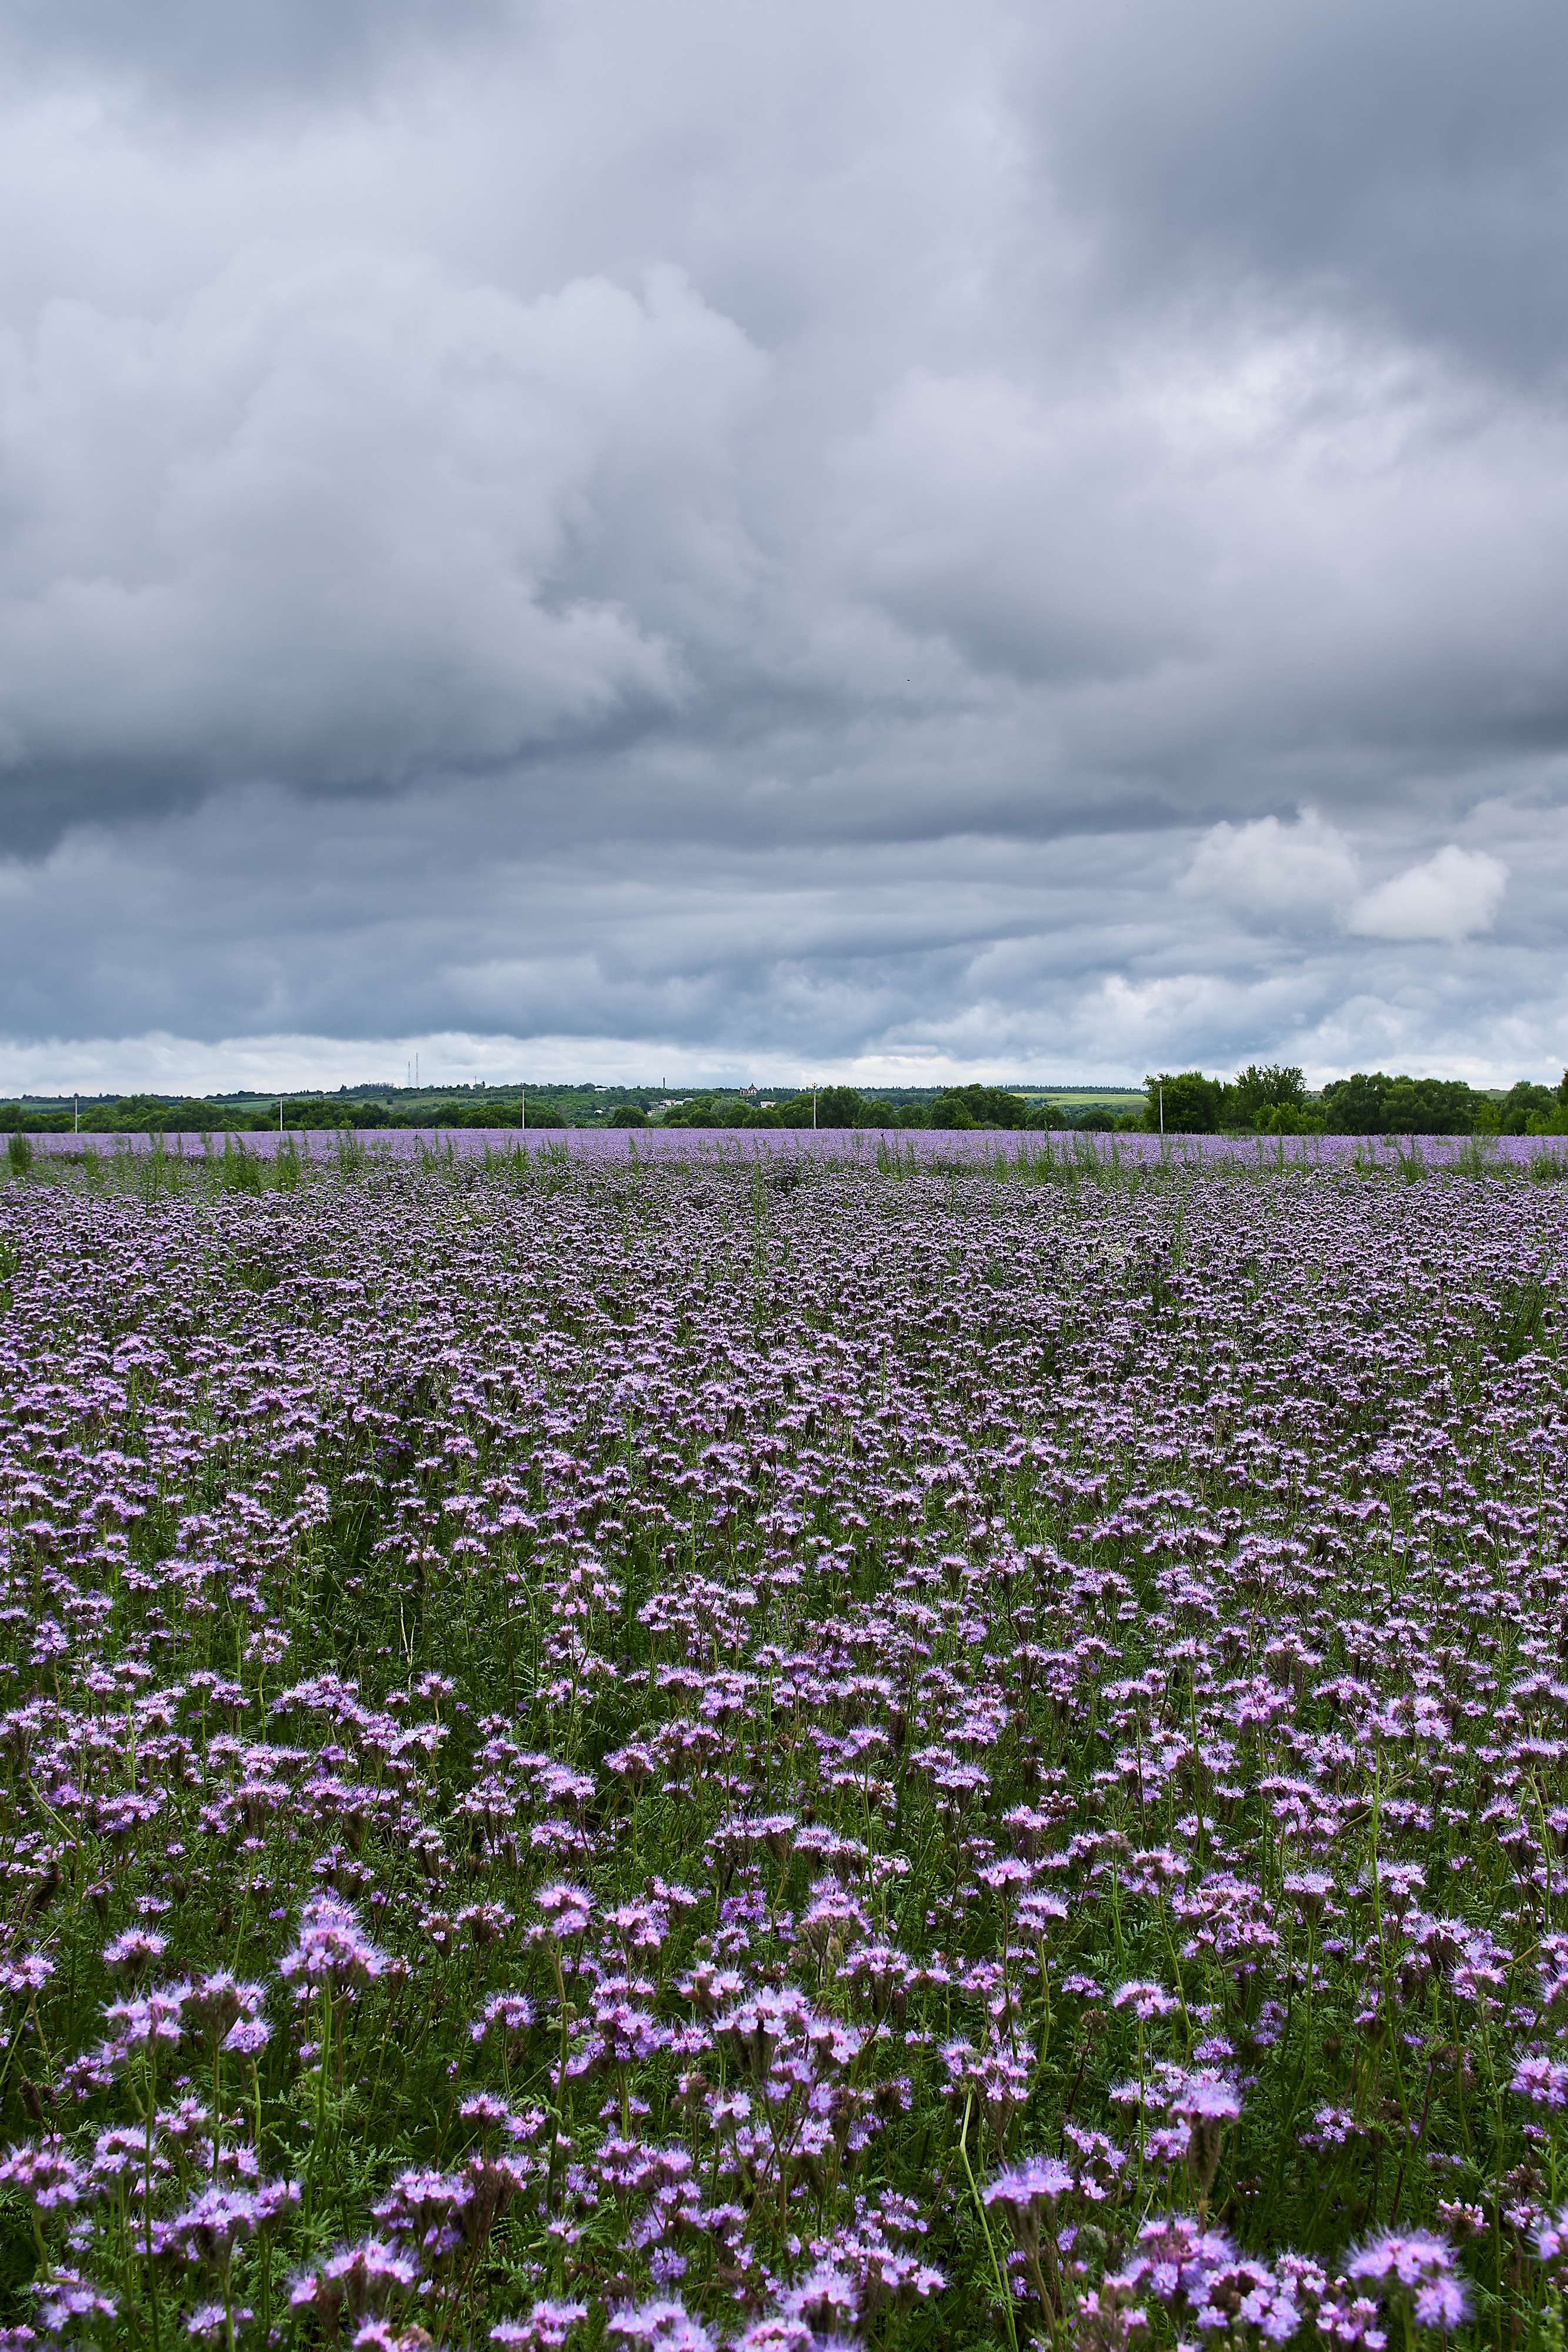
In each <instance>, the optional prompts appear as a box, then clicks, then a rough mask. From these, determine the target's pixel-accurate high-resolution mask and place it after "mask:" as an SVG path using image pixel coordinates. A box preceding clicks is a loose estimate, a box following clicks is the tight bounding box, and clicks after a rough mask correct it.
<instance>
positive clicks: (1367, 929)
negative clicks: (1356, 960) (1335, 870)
mask: <svg viewBox="0 0 1568 2352" xmlns="http://www.w3.org/2000/svg"><path fill="white" fill-rule="evenodd" d="M1507 888H1508V867H1507V866H1505V865H1504V864H1503V862H1502V860H1501V858H1500V857H1493V856H1491V854H1490V851H1488V850H1485V849H1460V848H1458V846H1457V845H1456V844H1454V843H1453V842H1449V843H1448V845H1447V846H1446V847H1445V848H1443V849H1439V850H1438V851H1437V855H1436V856H1433V857H1427V858H1424V859H1423V860H1422V862H1421V864H1420V865H1418V866H1407V867H1406V871H1405V872H1404V873H1403V874H1395V875H1392V876H1391V877H1389V879H1388V880H1387V881H1386V882H1383V883H1380V884H1379V885H1378V887H1377V888H1376V889H1375V890H1369V891H1368V892H1367V894H1366V896H1365V897H1364V898H1361V899H1359V900H1358V901H1357V903H1356V905H1355V908H1354V910H1353V912H1352V914H1351V918H1350V928H1351V929H1352V930H1353V931H1355V932H1358V933H1360V934H1361V936H1362V937H1363V938H1365V939H1373V940H1442V941H1444V942H1445V943H1447V944H1448V945H1450V946H1451V945H1453V944H1454V943H1455V942H1456V941H1458V940H1468V939H1470V938H1472V937H1473V936H1474V935H1475V934H1476V933H1477V932H1478V931H1490V929H1491V927H1492V925H1493V923H1494V922H1495V921H1496V920H1497V916H1498V909H1499V908H1500V906H1501V905H1502V899H1503V893H1504V891H1505V890H1506V889H1507Z"/></svg>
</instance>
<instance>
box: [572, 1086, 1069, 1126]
mask: <svg viewBox="0 0 1568 2352" xmlns="http://www.w3.org/2000/svg"><path fill="white" fill-rule="evenodd" d="M646 1123H647V1122H646V1121H644V1120H643V1118H639V1117H638V1116H637V1115H636V1114H635V1113H634V1112H632V1111H630V1110H627V1109H622V1110H617V1111H615V1112H614V1113H613V1114H612V1118H611V1121H610V1124H611V1125H612V1127H630V1126H643V1125H644V1124H646ZM1113 1123H1114V1121H1113V1117H1112V1114H1111V1113H1109V1112H1108V1111H1103V1110H1100V1109H1098V1108H1094V1109H1091V1110H1090V1111H1088V1112H1086V1113H1083V1114H1082V1115H1080V1116H1078V1117H1077V1118H1076V1119H1075V1118H1074V1117H1073V1115H1072V1114H1069V1113H1064V1112H1063V1110H1062V1109H1061V1107H1060V1106H1057V1105H1051V1104H1048V1103H1039V1104H1030V1103H1026V1102H1025V1100H1024V1098H1023V1097H1022V1096H1021V1095H1019V1094H1014V1093H1012V1092H1010V1091H1009V1089H1008V1088H1007V1087H987V1086H978V1085H975V1086H965V1087H943V1088H942V1089H941V1090H940V1092H939V1093H938V1094H937V1095H936V1097H935V1099H934V1100H932V1101H930V1102H917V1103H910V1102H906V1103H901V1104H897V1105H894V1104H893V1103H890V1102H884V1101H883V1100H882V1098H881V1097H879V1096H876V1095H862V1093H861V1092H860V1090H859V1088H858V1087H818V1088H817V1090H816V1092H815V1094H812V1093H811V1092H810V1091H807V1092H805V1093H802V1094H797V1095H791V1096H789V1098H788V1100H785V1101H778V1102H773V1103H759V1102H755V1101H751V1100H748V1099H747V1097H744V1096H737V1095H732V1094H721V1093H718V1092H715V1093H712V1094H700V1095H693V1096H690V1097H688V1098H687V1099H686V1100H685V1102H682V1103H680V1104H677V1105H676V1106H675V1107H674V1108H672V1109H670V1110H667V1111H666V1112H665V1113H664V1117H663V1118H661V1119H660V1120H659V1122H658V1124H659V1125H660V1126H662V1127H728V1128H748V1127H752V1128H754V1127H817V1128H829V1127H831V1128H843V1127H860V1128H958V1129H963V1128H967V1129H975V1128H1035V1129H1040V1128H1048V1127H1058V1128H1059V1127H1061V1126H1063V1125H1064V1124H1078V1125H1081V1126H1085V1127H1110V1126H1112V1125H1113Z"/></svg>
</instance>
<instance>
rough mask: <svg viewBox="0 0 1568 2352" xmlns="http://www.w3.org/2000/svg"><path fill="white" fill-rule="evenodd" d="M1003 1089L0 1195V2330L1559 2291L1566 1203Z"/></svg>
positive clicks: (817, 2334)
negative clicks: (711, 1135) (1253, 1157)
mask: <svg viewBox="0 0 1568 2352" xmlns="http://www.w3.org/2000/svg"><path fill="white" fill-rule="evenodd" d="M772 1140H773V1139H770V1143H771V1141H772ZM1026 1140H1027V1141H1028V1142H1029V1144H1030V1148H1031V1150H1034V1151H1035V1153H1036V1157H1035V1158H1034V1160H1025V1159H1023V1158H1015V1160H1013V1161H1012V1162H1011V1163H1009V1164H1008V1165H1006V1166H1002V1167H998V1166H995V1165H986V1164H981V1163H976V1164H974V1165H970V1166H965V1165H964V1164H963V1163H962V1160H961V1159H960V1158H957V1157H955V1158H954V1159H953V1160H952V1161H951V1162H950V1164H946V1165H943V1166H932V1165H927V1164H926V1163H925V1161H922V1160H910V1159H908V1158H904V1157H899V1156H897V1155H895V1154H892V1153H888V1152H883V1154H882V1156H881V1160H880V1164H879V1159H878V1155H877V1149H876V1147H875V1143H874V1139H873V1148H872V1149H871V1150H869V1151H868V1152H867V1153H866V1154H865V1156H864V1157H863V1158H862V1161H861V1164H859V1165H854V1166H851V1165H846V1164H841V1163H842V1155H841V1156H840V1158H839V1159H838V1160H835V1158H834V1157H833V1156H832V1155H831V1154H830V1153H827V1152H825V1151H819V1152H818V1153H817V1155H816V1156H814V1157H813V1156H812V1154H811V1153H810V1151H808V1150H794V1149H793V1148H792V1149H791V1150H790V1151H789V1152H779V1153H778V1154H775V1155H773V1156H771V1157H769V1156H762V1157H753V1158H749V1159H741V1158H738V1157H736V1156H734V1155H731V1156H730V1157H726V1156H724V1155H723V1154H722V1153H716V1154H710V1155H709V1156H708V1157H707V1158H706V1159H701V1158H697V1159H690V1160H675V1159H671V1160H668V1161H661V1160H659V1159H657V1157H656V1156H653V1155H649V1154H642V1155H641V1156H638V1157H630V1156H629V1157H627V1158H625V1159H617V1158H614V1157H612V1156H611V1155H610V1154H609V1153H602V1154H601V1153H597V1152H594V1153H583V1154H580V1155H579V1156H578V1157H577V1158H573V1157H572V1156H571V1154H570V1153H567V1152H562V1151H560V1150H553V1151H551V1152H541V1153H539V1154H538V1155H536V1156H535V1157H533V1158H531V1159H529V1158H524V1157H520V1156H517V1155H516V1154H513V1155H512V1156H510V1157H507V1158H506V1159H504V1160H503V1159H502V1158H500V1157H499V1156H497V1154H494V1153H492V1154H491V1156H490V1158H489V1160H488V1161H486V1160H484V1159H483V1158H481V1159H477V1160H470V1161H461V1160H454V1161H450V1162H449V1161H447V1160H444V1158H442V1157H440V1156H439V1155H436V1154H434V1153H431V1152H429V1151H427V1152H426V1153H425V1155H424V1158H423V1161H415V1162H413V1163H407V1162H404V1163H402V1164H399V1163H394V1162H392V1161H381V1160H370V1161H368V1162H365V1161H363V1160H361V1159H360V1158H358V1157H339V1158H329V1159H327V1160H324V1161H323V1162H322V1163H321V1164H319V1165H312V1164H305V1163H302V1164H301V1165H300V1166H299V1167H298V1168H297V1169H295V1170H294V1171H292V1172H291V1174H290V1177H289V1181H287V1182H275V1181H268V1182H267V1184H266V1185H256V1186H253V1185H251V1184H249V1183H248V1181H247V1182H246V1183H234V1182H225V1183H221V1184H220V1183H216V1182H213V1183H203V1182H199V1181H175V1182H171V1183H168V1184H165V1183H163V1182H162V1181H158V1182H152V1183H143V1182H140V1181H139V1182H138V1183H136V1184H131V1185H123V1186H117V1185H112V1184H110V1185H108V1186H107V1187H106V1185H105V1181H104V1178H103V1174H102V1171H101V1170H94V1169H92V1168H89V1167H85V1166H84V1167H82V1168H79V1169H75V1170H70V1169H66V1170H64V1171H62V1170H60V1169H58V1168H57V1170H56V1171H55V1172H54V1174H52V1175H51V1177H50V1178H49V1181H44V1182H38V1181H16V1182H12V1183H9V1184H7V1185H6V1186H5V1188H4V1190H3V1191H0V1505H3V1517H0V1774H3V1778H0V1796H3V1806H0V1869H3V1870H4V1874H5V1900H4V1904H3V1905H0V1999H3V2000H4V2002H5V2012H6V2014H5V2038H4V2043H3V2046H0V2106H3V2114H0V2352H13V2347H15V2352H20V2347H39V2346H61V2347H64V2346H67V2345H69V2346H73V2347H74V2346H94V2345H96V2346H99V2347H104V2348H105V2352H107V2347H110V2346H119V2345H122V2344H127V2343H135V2344H143V2343H145V2344H157V2345H159V2346H160V2347H171V2346H174V2345H177V2344H180V2343H183V2342H186V2341H194V2342H201V2343H212V2344H216V2345H221V2346H223V2347H225V2352H238V2347H243V2346H255V2347H261V2346H263V2345H278V2346H283V2347H295V2346H298V2347H310V2346H319V2345H344V2346H353V2347H379V2352H427V2347H431V2346H441V2347H474V2352H477V2347H484V2346H486V2345H489V2344H492V2343H493V2344H497V2345H501V2346H514V2347H539V2352H543V2348H544V2347H568V2352H593V2347H600V2346H603V2347H624V2352H638V2347H646V2352H682V2347H686V2352H717V2348H718V2347H735V2352H831V2347H851V2346H856V2345H862V2346H886V2347H896V2346H901V2345H905V2344H906V2345H908V2346H909V2347H912V2352H913V2347H916V2346H920V2345H926V2346H937V2345H940V2346H943V2347H948V2346H951V2347H966V2346H974V2347H979V2346H981V2345H985V2344H990V2345H1001V2344H1004V2343H1005V2344H1007V2345H1008V2346H1009V2347H1022V2346H1023V2345H1025V2344H1026V2343H1028V2342H1031V2341H1036V2340H1038V2341H1048V2342H1052V2343H1055V2344H1058V2345H1061V2346H1062V2347H1067V2346H1074V2347H1085V2352H1090V2347H1120V2346H1129V2347H1133V2346H1143V2345H1149V2346H1158V2345H1171V2346H1175V2345H1178V2344H1179V2345H1188V2346H1197V2345H1200V2344H1201V2345H1208V2346H1221V2345H1223V2346H1236V2347H1240V2346H1243V2345H1247V2346H1254V2345H1259V2344H1274V2343H1295V2344H1300V2345H1302V2346H1310V2345H1314V2344H1320V2345H1332V2346H1354V2345H1364V2346H1366V2347H1371V2352H1379V2348H1380V2347H1384V2346H1385V2345H1386V2346H1396V2345H1397V2346H1401V2347H1403V2346H1406V2345H1407V2344H1409V2343H1412V2342H1414V2341H1415V2340H1416V2339H1417V2338H1425V2339H1426V2340H1428V2341H1430V2342H1432V2343H1440V2342H1442V2341H1443V2340H1445V2339H1448V2338H1453V2339H1455V2340H1456V2341H1462V2340H1466V2338H1467V2335H1468V2332H1469V2331H1471V2330H1477V2329H1479V2330H1480V2331H1482V2332H1483V2335H1484V2338H1485V2340H1488V2341H1492V2340H1496V2341H1509V2342H1518V2343H1521V2344H1522V2343H1525V2342H1529V2341H1536V2340H1539V2341H1542V2342H1546V2341H1548V2340H1551V2341H1561V2336H1562V2307H1561V2300H1560V2298H1561V2295H1562V2294H1563V2287H1564V2285H1565V2284H1568V2201H1565V2200H1568V2167H1565V2165H1564V2162H1563V2158H1564V2155H1565V2153H1568V2149H1565V2146H1564V2143H1565V2140H1568V1900H1565V1897H1568V1884H1565V1882H1568V1493H1565V1491H1564V1465H1565V1462H1568V1404H1565V1399H1564V1385H1563V1358H1562V1355H1561V1352H1560V1349H1561V1338H1562V1330H1563V1296H1564V1243H1565V1240H1568V1199H1565V1198H1564V1196H1563V1188H1561V1187H1558V1186H1556V1185H1542V1184H1531V1183H1529V1182H1527V1181H1522V1179H1521V1175H1520V1174H1519V1173H1514V1174H1511V1175H1509V1174H1503V1173H1498V1172H1496V1171H1493V1172H1490V1173H1489V1172H1488V1171H1487V1170H1486V1169H1485V1168H1484V1167H1483V1166H1481V1165H1479V1164H1476V1165H1473V1166H1469V1167H1467V1168H1465V1169H1464V1170H1462V1171H1461V1170H1459V1169H1454V1170H1450V1171H1449V1172H1448V1173H1442V1174H1438V1173H1433V1172H1431V1171H1430V1170H1429V1169H1428V1171H1427V1172H1428V1177H1429V1181H1425V1182H1421V1183H1412V1182H1407V1181H1404V1179H1405V1177H1406V1176H1408V1175H1410V1174H1411V1173H1412V1172H1413V1171H1412V1170H1411V1169H1410V1168H1408V1167H1406V1169H1405V1170H1404V1171H1403V1172H1400V1171H1397V1170H1396V1171H1393V1172H1390V1171H1389V1170H1388V1169H1386V1168H1381V1169H1380V1168H1376V1167H1374V1166H1372V1165H1371V1164H1370V1163H1366V1164H1359V1165H1358V1164H1356V1163H1355V1162H1354V1160H1353V1159H1352V1158H1350V1157H1348V1156H1347V1155H1334V1154H1325V1155H1321V1156H1320V1157H1318V1158H1317V1159H1315V1160H1312V1161H1311V1162H1310V1164H1303V1165H1301V1166H1296V1167H1291V1166H1280V1165H1279V1164H1276V1165H1275V1166H1274V1167H1273V1168H1271V1169H1270V1168H1268V1167H1262V1166H1259V1165H1256V1164H1253V1165H1250V1166H1247V1165H1243V1164H1239V1163H1237V1162H1235V1161H1233V1160H1213V1161H1211V1162H1205V1161H1204V1160H1202V1158H1201V1156H1199V1157H1196V1158H1192V1159H1189V1160H1184V1159H1182V1158H1180V1157H1179V1156H1177V1157H1175V1158H1173V1159H1171V1160H1168V1162H1163V1161H1161V1160H1159V1159H1158V1158H1157V1156H1154V1155H1146V1156H1145V1159H1144V1160H1142V1161H1141V1162H1134V1160H1131V1159H1130V1160H1128V1161H1127V1162H1125V1163H1124V1164H1121V1165H1118V1166H1115V1167H1112V1166H1110V1165H1109V1164H1108V1163H1106V1162H1105V1161H1101V1162H1099V1163H1096V1166H1095V1168H1094V1169H1093V1170H1092V1171H1091V1170H1090V1169H1089V1168H1088V1167H1087V1165H1086V1163H1083V1162H1082V1161H1078V1160H1072V1159H1071V1158H1068V1157H1064V1156H1063V1155H1061V1154H1060V1153H1058V1154H1055V1155H1053V1156H1052V1157H1051V1158H1050V1159H1049V1160H1047V1159H1046V1158H1045V1157H1044V1156H1043V1155H1041V1154H1040V1151H1039V1148H1038V1147H1039V1140H1040V1139H1032V1138H1031V1139H1026ZM1542 2330H1545V2331H1546V2332H1545V2333H1542ZM1552 2330H1556V2331H1557V2332H1556V2334H1555V2335H1552ZM1531 2331H1534V2333H1533V2334H1532V2333H1531Z"/></svg>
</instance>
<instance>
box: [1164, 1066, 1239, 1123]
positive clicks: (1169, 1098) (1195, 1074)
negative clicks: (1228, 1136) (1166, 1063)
mask: <svg viewBox="0 0 1568 2352" xmlns="http://www.w3.org/2000/svg"><path fill="white" fill-rule="evenodd" d="M1144 1091H1145V1106H1144V1125H1145V1128H1148V1129H1159V1128H1160V1127H1161V1126H1162V1124H1163V1126H1164V1129H1165V1132H1166V1134H1167V1135H1214V1134H1217V1133H1218V1129H1219V1113H1220V1107H1221V1104H1222V1102H1223V1100H1224V1096H1225V1089H1224V1087H1222V1086H1221V1084H1220V1082H1219V1080H1218V1078H1206V1077H1205V1076H1204V1075H1203V1072H1202V1071H1201V1070H1161V1071H1160V1072H1159V1074H1158V1075H1157V1076H1155V1077H1152V1078H1150V1077H1145V1080H1144Z"/></svg>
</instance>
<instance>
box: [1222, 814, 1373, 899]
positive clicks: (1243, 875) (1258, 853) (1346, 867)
mask: <svg viewBox="0 0 1568 2352" xmlns="http://www.w3.org/2000/svg"><path fill="white" fill-rule="evenodd" d="M1358 871H1359V869H1358V867H1357V864H1356V858H1355V853H1354V849H1353V848H1352V847H1351V845H1350V843H1349V842H1348V841H1347V840H1346V838H1345V836H1344V835H1343V833H1341V832H1340V831H1339V829H1338V827H1337V826H1335V825H1332V824H1327V823H1325V821H1324V820H1323V818H1322V816H1320V815H1319V814H1317V813H1316V811H1315V810H1312V809H1303V810H1302V811H1301V814H1300V815H1299V816H1298V817H1297V818H1296V819H1295V820H1294V822H1293V823H1283V822H1281V819H1280V818H1279V817H1277V816H1264V817H1257V818H1255V819H1254V820H1253V821H1252V822H1251V823H1250V824H1217V825H1214V826H1212V827H1211V828H1210V830H1209V831H1208V832H1207V833H1206V834H1205V835H1204V836H1203V838H1202V840H1201V841H1200V842H1199V843H1198V845H1197V850H1196V852H1195V853H1194V856H1193V860H1192V864H1191V865H1190V866H1188V868H1187V870H1186V874H1185V875H1184V876H1183V877H1182V883H1181V887H1182V890H1183V893H1184V895H1185V896H1186V897H1187V898H1192V899H1195V900H1197V901H1198V902H1199V903H1200V904H1201V903H1205V902H1207V903H1208V904H1210V905H1213V906H1217V907H1219V908H1224V910H1225V911H1226V913H1228V915H1231V916H1233V917H1234V918H1235V919H1238V920H1239V921H1240V922H1242V923H1246V924H1262V925H1264V926H1267V927H1272V926H1275V925H1288V926H1293V925H1297V924H1304V925H1309V926H1312V925H1322V923H1324V922H1325V921H1334V920H1339V919H1343V916H1344V915H1345V913H1346V912H1347V910H1348V909H1349V907H1350V904H1351V901H1352V900H1353V899H1354V896H1355V890H1356V884H1357V879H1358Z"/></svg>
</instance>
